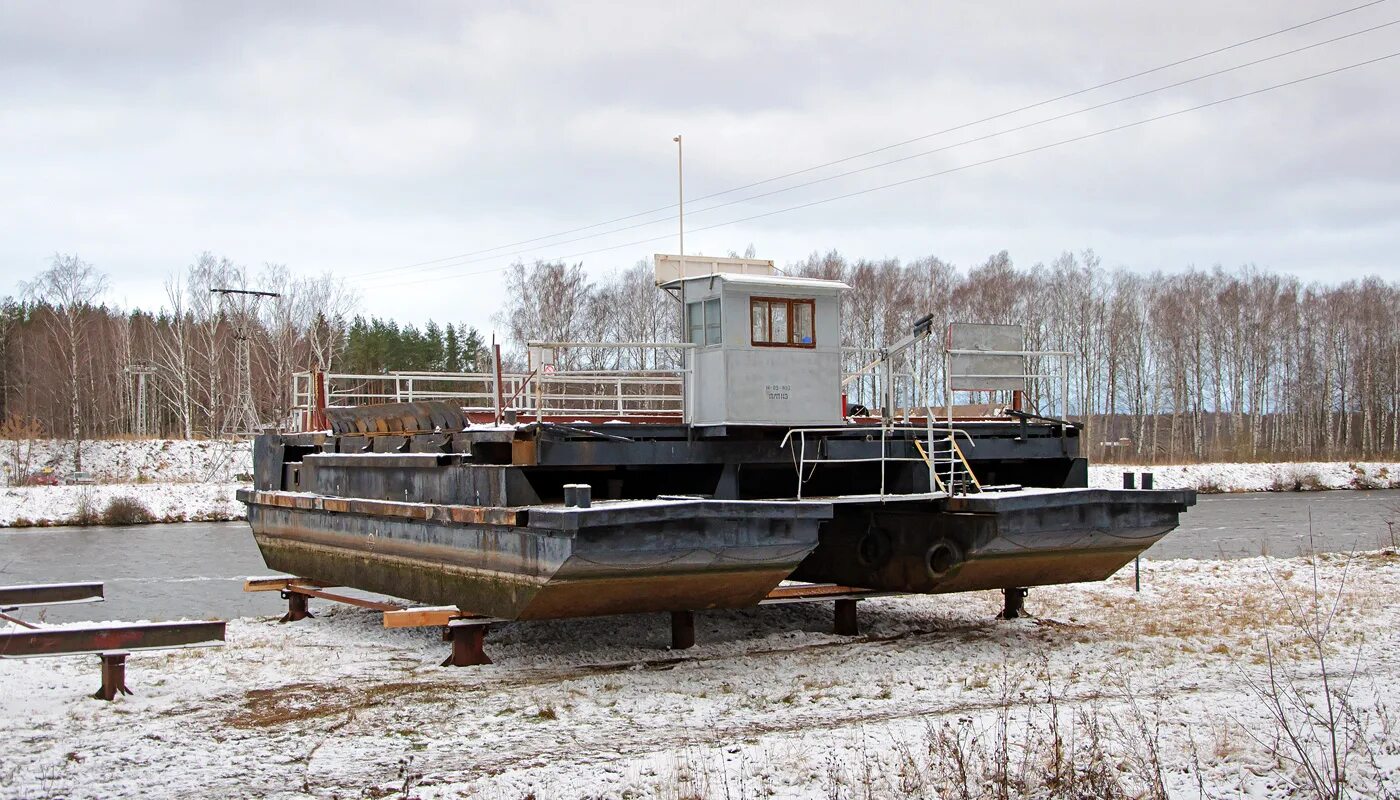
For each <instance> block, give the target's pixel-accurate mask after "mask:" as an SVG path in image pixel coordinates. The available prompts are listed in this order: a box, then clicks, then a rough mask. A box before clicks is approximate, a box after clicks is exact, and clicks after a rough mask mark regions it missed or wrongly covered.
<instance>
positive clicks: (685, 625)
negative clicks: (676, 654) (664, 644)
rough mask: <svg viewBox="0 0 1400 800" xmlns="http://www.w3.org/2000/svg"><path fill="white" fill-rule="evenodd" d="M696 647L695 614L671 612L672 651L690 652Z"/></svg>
mask: <svg viewBox="0 0 1400 800" xmlns="http://www.w3.org/2000/svg"><path fill="white" fill-rule="evenodd" d="M694 646H695V612H693V611H672V612H671V649H672V650H689V649H690V648H692V647H694Z"/></svg>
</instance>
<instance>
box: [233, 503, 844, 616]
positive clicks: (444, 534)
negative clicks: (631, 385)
mask: <svg viewBox="0 0 1400 800" xmlns="http://www.w3.org/2000/svg"><path fill="white" fill-rule="evenodd" d="M241 499H243V500H244V502H246V503H247V504H248V520H249V524H250V525H251V526H252V529H253V535H254V539H255V541H256V542H257V545H258V548H259V550H260V551H261V552H262V555H263V559H264V561H266V562H267V565H268V566H269V567H271V568H272V569H275V570H279V571H282V572H287V573H291V574H293V575H298V576H303V577H310V578H314V579H316V580H319V581H324V582H327V583H331V584H335V585H342V586H350V587H354V588H357V589H363V590H366V591H373V592H379V593H383V594H388V595H391V596H395V597H404V598H408V599H412V600H415V601H419V602H424V603H433V604H440V605H456V606H459V607H460V608H462V609H464V610H468V611H472V612H475V613H480V614H486V615H490V616H494V617H501V618H503V619H554V618H564V617H586V616H600V615H605V614H620V613H630V612H639V611H676V610H687V609H703V608H739V607H744V606H750V605H754V604H756V603H757V602H758V601H759V600H761V599H762V598H763V597H764V596H765V595H766V594H767V593H768V592H769V591H771V590H772V589H773V588H775V587H776V586H777V585H778V584H779V583H780V582H782V581H783V580H784V579H786V578H787V577H788V576H789V575H790V574H791V573H792V571H793V570H794V569H796V567H797V565H798V564H799V563H800V562H801V561H802V559H803V558H805V557H806V556H807V555H808V554H809V553H811V551H812V550H813V549H814V548H815V547H816V545H817V527H818V525H819V524H820V522H822V521H823V520H824V519H826V518H828V517H830V514H831V509H830V506H829V505H825V504H819V503H818V504H808V503H804V504H800V505H799V504H796V503H770V502H761V501H706V500H676V501H652V502H617V503H601V504H598V505H595V506H593V507H591V508H563V507H551V508H530V509H518V510H504V509H477V508H473V507H461V506H458V507H452V506H442V505H437V506H433V505H424V504H417V503H393V502H387V501H374V502H356V501H354V500H337V499H334V498H320V497H313V496H309V495H305V494H300V493H290V492H265V491H252V492H246V493H244V494H243V495H242V496H241ZM327 506H329V508H328V507H327ZM454 512H458V513H456V514H455V515H454ZM463 512H465V513H463ZM493 512H494V513H493ZM454 516H456V519H454ZM470 517H477V518H478V519H480V520H482V521H466V520H467V519H468V518H470ZM493 517H494V519H495V520H496V521H494V522H493V521H487V520H490V519H492V518H493Z"/></svg>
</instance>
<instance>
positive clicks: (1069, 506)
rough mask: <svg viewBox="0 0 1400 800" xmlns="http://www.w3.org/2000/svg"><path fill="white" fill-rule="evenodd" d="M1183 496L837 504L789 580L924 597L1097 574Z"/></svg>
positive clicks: (1067, 492) (1183, 502)
mask: <svg viewBox="0 0 1400 800" xmlns="http://www.w3.org/2000/svg"><path fill="white" fill-rule="evenodd" d="M1193 503H1195V492H1193V491H1189V490H1165V491H1163V490H1158V491H1141V490H1140V491H1119V490H1106V489H1033V490H1022V491H1015V492H985V493H981V494H972V495H959V496H956V497H950V498H944V499H942V500H936V501H922V500H904V501H901V500H899V499H891V500H890V501H888V502H885V503H881V504H879V505H870V504H863V505H859V506H850V505H844V504H842V505H837V510H836V514H835V518H834V519H833V520H832V521H831V522H829V523H826V524H825V525H823V527H822V532H821V544H820V545H819V546H818V547H817V549H816V550H815V551H814V552H813V553H812V555H811V556H809V557H808V558H807V559H806V560H805V561H804V562H803V563H802V565H801V566H800V567H798V569H797V571H796V573H794V577H795V578H797V579H799V580H810V581H831V582H835V583H842V584H846V585H850V586H861V587H864V588H868V589H875V590H880V591H899V592H917V593H930V594H932V593H946V592H967V591H976V590H979V589H1004V588H1011V587H1027V586H1046V585H1051V584H1059V583H1079V582H1083V581H1099V580H1104V579H1105V578H1108V577H1109V576H1110V575H1112V574H1113V573H1115V572H1117V571H1118V570H1119V569H1121V568H1122V567H1123V566H1124V565H1125V564H1127V563H1128V562H1130V561H1132V560H1133V559H1134V558H1135V557H1137V556H1138V555H1140V554H1141V553H1142V552H1143V551H1144V550H1146V549H1147V548H1149V547H1151V546H1152V545H1153V544H1154V543H1155V542H1156V541H1157V540H1158V539H1160V538H1162V537H1163V536H1165V535H1166V534H1167V533H1168V532H1170V531H1171V530H1172V529H1174V528H1175V527H1176V526H1177V524H1178V520H1179V516H1180V514H1181V513H1182V512H1184V511H1185V510H1186V508H1187V507H1189V506H1190V505H1192V504H1193Z"/></svg>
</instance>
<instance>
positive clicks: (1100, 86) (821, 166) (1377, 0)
mask: <svg viewBox="0 0 1400 800" xmlns="http://www.w3.org/2000/svg"><path fill="white" fill-rule="evenodd" d="M1384 2H1387V0H1370V2H1367V3H1362V4H1361V5H1357V6H1352V7H1350V8H1345V9H1342V10H1340V11H1336V12H1333V13H1331V14H1327V15H1325V16H1321V17H1317V18H1315V19H1310V20H1307V21H1306V22H1300V23H1297V24H1295V25H1290V26H1288V27H1286V28H1280V29H1279V30H1276V31H1273V32H1271V33H1265V34H1261V35H1259V36H1255V37H1252V38H1250V39H1245V40H1243V41H1239V42H1235V43H1233V44H1229V45H1225V46H1223V47H1217V48H1215V49H1214V50H1208V51H1206V52H1204V53H1198V54H1196V55H1194V56H1189V57H1187V58H1182V59H1178V60H1176V61H1172V62H1170V63H1167V64H1162V65H1160V66H1156V67H1152V68H1150V69H1145V70H1142V71H1140V72H1135V73H1133V74H1131V75H1124V76H1123V77H1121V78H1114V79H1113V80H1110V81H1104V82H1103V83H1097V84H1094V85H1093V86H1088V87H1085V88H1083V89H1078V90H1075V91H1073V92H1068V93H1066V94H1062V95H1059V96H1057V97H1052V98H1050V99H1048V100H1040V101H1037V102H1035V103H1031V104H1029V105H1024V106H1021V107H1019V108H1014V109H1011V110H1009V111H1003V112H1000V113H998V114H993V115H992V116H989V117H983V118H982V119H978V120H973V121H971V122H964V123H961V124H958V125H955V126H953V127H951V128H944V129H943V130H941V131H935V132H933V133H928V134H923V135H921V136H916V137H914V138H912V139H906V140H904V141H902V142H895V143H894V144H888V145H884V146H882V147H877V148H875V149H873V150H866V151H864V152H861V153H856V154H854V155H850V156H845V157H843V158H838V159H836V160H834V161H827V162H825V163H822V164H816V165H814V166H810V167H804V168H802V169H798V170H793V171H792V172H786V173H783V174H781V175H775V176H773V177H771V178H764V179H762V180H758V181H754V182H752V183H746V184H743V185H741V186H735V187H732V188H729V189H725V190H723V191H719V192H712V193H710V194H706V195H700V196H699V197H694V198H690V201H691V202H699V201H701V200H709V199H711V198H715V197H720V196H722V195H726V194H731V193H733V192H739V191H743V190H744V189H752V188H754V187H756V186H762V185H765V184H768V183H772V182H774V181H780V180H784V179H786V178H791V177H795V176H797V175H804V174H806V173H809V172H814V171H816V170H819V169H825V168H826V167H831V166H835V165H837V164H844V163H846V162H848V161H854V160H855V159H858V158H864V157H865V156H869V155H874V154H875V153H881V152H884V151H886V150H892V149H894V148H897V147H903V146H905V145H908V144H912V143H914V142H918V141H923V140H924V139H930V138H933V137H935V136H941V135H943V134H945V133H952V132H953V131H957V130H962V129H963V128H968V127H971V126H973V125H979V124H981V123H983V122H991V121H992V120H996V119H1001V118H1002V117H1007V116H1011V115H1012V114H1018V113H1020V112H1022V111H1029V110H1031V109H1034V108H1039V107H1041V106H1045V105H1049V104H1051V103H1056V102H1059V101H1061V100H1067V99H1069V98H1071V97H1076V96H1078V95H1081V94H1086V93H1088V92H1092V91H1094V90H1096V89H1103V88H1106V87H1108V86H1113V85H1115V84H1119V83H1123V82H1124V81H1130V80H1133V79H1134V78H1141V77H1143V76H1145V75H1151V74H1153V73H1155V72H1161V71H1162V70H1166V69H1171V68H1172V67H1178V66H1181V65H1182V64H1189V63H1191V62H1192V61H1199V60H1200V59H1203V58H1209V57H1210V56H1213V55H1218V54H1220V53H1224V52H1227V51H1229V50H1234V49H1236V48H1240V47H1244V46H1246V45H1250V44H1254V43H1256V42H1261V41H1263V40H1265V39H1270V38H1273V37H1275V36H1281V35H1283V34H1285V33H1289V32H1292V31H1296V30H1299V29H1301V28H1306V27H1308V26H1311V25H1316V24H1318V23H1320V22H1326V21H1327V20H1329V19H1335V18H1337V17H1340V16H1344V15H1346V14H1351V13H1354V12H1357V11H1361V10H1362V9H1366V8H1370V7H1371V6H1375V5H1380V4H1381V3H1384ZM676 205H677V204H676V203H670V204H667V205H664V206H658V207H656V208H652V209H648V210H646V211H638V212H636V213H633V214H627V215H625V216H621V217H615V218H613V219H610V220H606V221H603V222H595V223H593V224H591V225H584V226H581V227H578V228H570V229H568V230H563V231H558V232H556V233H551V234H546V235H544V236H536V237H534V238H531V239H522V240H520V241H516V242H510V243H507V244H502V245H497V246H495V247H487V248H484V249H481V250H473V251H471V252H468V253H458V254H457V255H452V256H444V257H442V258H435V259H429V260H427V261H418V262H415V263H412V264H402V265H399V266H396V267H388V268H384V269H378V270H370V271H368V272H361V273H357V274H354V275H349V276H347V277H351V278H356V277H368V276H370V275H377V274H382V273H386V272H397V271H399V270H403V269H410V268H414V267H422V266H427V265H430V264H439V263H442V262H444V261H455V260H457V259H459V258H467V257H470V256H476V255H481V254H484V253H490V252H492V251H494V250H504V249H506V248H508V247H519V246H520V245H525V244H533V243H535V242H540V241H544V240H545V239H554V238H557V237H559V236H567V235H569V234H572V233H579V232H581V231H586V230H591V229H593V228H599V227H602V226H604V225H612V224H614V223H617V222H626V221H627V220H630V219H636V218H637V217H641V216H646V215H648V214H656V213H659V212H662V211H669V210H671V209H673V208H675V207H676ZM551 246H552V245H551Z"/></svg>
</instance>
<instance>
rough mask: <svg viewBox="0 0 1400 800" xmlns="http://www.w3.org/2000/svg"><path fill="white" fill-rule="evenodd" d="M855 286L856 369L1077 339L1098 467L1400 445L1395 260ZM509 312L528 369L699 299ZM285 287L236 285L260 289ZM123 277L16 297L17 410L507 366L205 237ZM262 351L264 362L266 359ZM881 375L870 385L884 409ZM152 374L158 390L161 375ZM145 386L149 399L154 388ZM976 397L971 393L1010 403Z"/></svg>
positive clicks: (536, 289) (3, 407)
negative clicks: (1014, 342)
mask: <svg viewBox="0 0 1400 800" xmlns="http://www.w3.org/2000/svg"><path fill="white" fill-rule="evenodd" d="M784 272H786V273H787V274H791V275H799V276H805V277H820V278H829V279H837V280H841V281H844V282H846V283H847V284H849V285H850V287H851V290H850V291H848V292H846V293H845V295H844V298H843V301H842V302H843V314H842V344H843V345H844V346H845V347H847V348H849V350H848V352H847V356H846V367H847V369H848V370H849V369H854V368H855V367H857V366H859V365H860V364H861V363H864V362H865V361H868V360H869V357H870V351H871V350H873V349H877V348H881V347H886V346H888V345H890V344H892V343H893V342H895V341H897V340H898V339H899V338H901V337H903V336H904V335H905V334H907V333H908V332H909V330H910V329H911V327H912V325H913V324H914V322H915V321H916V320H917V319H919V318H920V317H922V316H924V315H925V314H928V313H932V314H933V316H934V320H935V328H936V329H938V330H942V329H943V327H944V326H946V325H947V324H948V323H950V322H987V323H1004V324H1020V325H1022V326H1024V329H1025V344H1026V348H1027V349H1030V350H1046V351H1050V350H1056V351H1059V350H1063V351H1068V352H1069V353H1070V354H1071V357H1070V359H1069V370H1068V373H1067V374H1061V373H1060V362H1059V361H1058V359H1045V360H1043V363H1033V364H1031V370H1030V371H1031V372H1032V373H1036V374H1047V375H1051V376H1053V379H1052V380H1045V381H1037V382H1034V383H1033V384H1032V387H1031V391H1030V393H1029V398H1028V400H1029V403H1030V405H1031V406H1032V408H1033V409H1037V410H1040V411H1043V412H1051V411H1054V412H1056V413H1058V400H1057V398H1058V397H1059V396H1060V394H1059V393H1060V381H1063V382H1064V385H1065V387H1066V388H1067V392H1068V396H1069V409H1068V410H1069V415H1070V417H1071V418H1073V419H1075V420H1079V421H1083V422H1084V423H1085V424H1086V438H1085V441H1086V442H1087V444H1088V445H1089V454H1090V456H1091V457H1092V458H1095V459H1096V460H1103V459H1121V460H1141V461H1149V462H1158V463H1161V462H1169V461H1180V460H1205V459H1227V460H1235V459H1238V460H1268V459H1276V460H1303V459H1337V458H1382V457H1384V458H1394V457H1396V454H1397V453H1398V452H1400V444H1398V443H1400V284H1397V283H1395V282H1386V281H1384V280H1382V279H1380V278H1378V277H1367V278H1364V279H1360V280H1353V281H1346V282H1340V283H1333V284H1322V283H1305V282H1303V281H1301V280H1299V279H1298V278H1296V277H1292V276H1288V275H1280V274H1277V273H1273V272H1270V271H1267V270H1263V269H1258V268H1255V267H1252V266H1245V267H1240V268H1237V269H1233V270H1226V269H1223V268H1221V267H1215V268H1213V269H1209V270H1201V269H1188V270H1185V271H1183V272H1175V273H1164V272H1153V273H1142V272H1135V271H1132V270H1129V269H1126V268H1116V269H1109V268H1105V267H1104V266H1103V264H1102V262H1101V260H1100V259H1099V257H1098V256H1097V255H1095V254H1094V253H1093V251H1083V252H1079V253H1071V252H1066V253H1063V254H1061V255H1060V256H1058V257H1057V258H1055V259H1054V260H1052V261H1050V262H1048V263H1036V264H1033V265H1031V266H1030V267H1024V268H1022V267H1017V266H1016V265H1015V264H1013V262H1012V260H1011V258H1010V257H1009V255H1008V254H1007V253H1006V252H1001V253H997V254H994V255H992V256H990V257H989V258H987V259H986V260H985V261H984V262H982V263H980V264H976V265H974V266H972V267H971V268H968V269H965V270H964V269H959V268H957V267H955V266H954V265H952V264H949V263H947V262H945V261H943V260H941V259H939V258H937V257H933V256H930V257H926V258H921V259H915V260H912V261H907V262H902V261H899V260H894V259H885V260H867V259H850V258H847V257H845V256H843V255H842V254H840V253H838V252H835V251H832V252H828V253H814V254H813V255H812V256H810V257H808V258H806V259H804V260H802V261H799V262H796V263H792V264H788V265H786V266H785V267H784ZM504 285H505V289H506V295H507V297H506V302H505V303H504V304H503V307H502V310H501V311H500V312H499V314H498V315H497V316H496V318H495V320H494V321H495V323H496V324H497V326H498V329H499V330H500V331H501V332H502V335H503V338H504V340H505V342H506V343H507V346H508V348H509V351H508V358H509V359H510V360H509V361H508V365H507V366H508V367H520V366H523V352H524V344H525V342H527V341H531V340H544V341H593V342H614V343H623V342H675V341H678V340H679V338H680V337H679V331H680V309H679V304H678V303H677V302H676V300H675V299H673V298H672V297H670V296H668V295H667V294H666V293H665V292H663V291H661V290H659V289H657V288H656V286H655V284H654V282H653V279H652V270H651V266H650V265H649V264H648V263H647V262H639V263H637V264H636V265H634V266H632V267H630V268H627V269H622V270H616V271H613V272H610V273H606V274H602V275H600V276H598V277H596V278H595V277H591V276H590V275H589V273H588V272H586V271H585V270H584V269H583V267H582V265H580V264H572V265H571V264H564V263H557V262H555V263H550V262H536V263H534V264H531V265H526V264H523V263H517V264H515V265H513V266H512V267H511V268H510V269H508V270H507V272H506V274H505V276H504ZM252 287H256V288H258V289H260V290H266V291H271V292H275V293H276V294H277V295H278V296H276V297H258V296H251V295H239V294H215V293H212V292H211V291H210V289H216V288H231V289H240V288H252ZM106 289H107V278H106V276H105V275H103V274H102V273H101V271H100V270H98V269H97V268H95V267H94V266H92V265H91V264H88V263H87V262H85V261H83V260H82V259H80V258H78V257H76V256H69V255H57V256H55V257H54V258H53V260H52V262H51V263H50V264H49V266H48V268H47V269H45V270H44V271H43V272H42V273H41V274H39V275H38V276H36V277H35V279H34V280H32V281H29V282H27V283H25V284H24V285H23V291H22V292H21V293H20V295H19V296H17V297H10V298H6V299H5V300H4V301H3V304H0V370H3V372H0V418H4V419H19V420H23V421H26V422H29V421H32V422H33V423H35V424H36V425H37V426H38V428H39V429H41V430H43V431H45V432H46V433H47V434H48V435H52V436H60V437H65V438H73V439H77V440H81V439H83V438H90V437H109V436H119V435H153V436H166V437H175V438H192V437H212V436H220V435H227V434H230V433H244V432H246V427H247V425H246V424H245V420H246V419H247V416H246V415H245V413H244V411H245V410H244V409H243V408H241V407H240V397H241V396H242V395H243V394H244V392H243V391H242V389H243V387H244V385H245V382H246V385H247V386H248V391H247V393H246V394H247V395H248V396H250V397H251V398H252V404H253V409H252V415H253V417H254V418H255V419H256V420H258V421H260V422H262V423H276V422H279V421H281V420H283V419H285V418H286V417H287V416H288V414H289V412H290V410H291V404H292V398H291V397H290V391H289V385H290V376H291V375H292V374H293V373H296V372H302V371H306V370H312V369H320V370H327V371H335V372H352V373H364V374H378V373H384V372H388V371H394V370H400V371H408V370H412V371H446V372H484V371H487V370H489V368H490V355H489V353H488V352H486V350H487V348H486V346H485V344H484V342H483V337H482V336H481V334H480V333H479V332H478V331H477V330H476V329H475V328H473V327H471V326H468V325H462V324H439V323H436V322H432V321H430V322H428V323H426V324H424V325H423V326H422V327H421V328H420V327H418V326H415V325H404V324H399V323H397V322H396V321H394V320H392V319H384V318H379V317H374V316H369V317H366V316H364V315H362V314H360V313H358V310H359V298H358V297H357V296H356V295H355V293H354V292H353V291H351V290H350V289H348V288H347V286H346V285H345V284H344V282H343V281H341V280H340V279H338V278H336V277H334V276H332V275H322V276H318V277H313V278H294V277H292V276H291V275H290V274H289V273H288V271H287V270H286V269H285V268H284V267H282V266H280V265H275V264H267V265H264V266H263V267H262V268H261V269H260V270H258V271H256V272H255V271H253V270H250V269H249V268H247V267H244V266H241V265H237V264H234V263H232V262H230V261H229V260H227V259H225V258H221V257H217V256H215V255H213V254H210V253H205V254H202V255H200V256H199V257H198V258H196V259H195V260H194V261H193V262H192V263H191V264H189V265H188V267H187V268H186V269H184V270H182V271H181V272H180V273H178V274H175V275H171V276H170V278H169V279H168V280H167V282H166V285H165V302H164V304H163V305H162V307H161V308H159V309H157V310H155V311H144V310H140V309H135V310H123V309H120V308H118V307H116V306H114V305H110V304H107V303H106V302H104V295H105V292H106ZM941 346H942V341H941V339H940V338H939V337H934V338H933V339H932V340H930V341H929V342H926V343H925V344H923V345H921V346H920V347H918V348H915V349H914V350H913V351H911V353H910V355H909V358H908V360H907V362H904V363H901V364H900V371H901V372H907V373H909V374H911V375H912V376H913V377H914V380H913V381H912V385H915V386H921V387H925V388H924V389H922V390H913V389H910V386H909V385H903V386H901V387H900V392H901V394H900V396H899V399H898V401H897V404H898V405H905V406H916V407H917V406H922V405H928V404H932V405H934V406H938V405H940V404H941V403H942V399H943V398H942V394H941V391H940V390H937V389H936V388H933V389H930V388H929V387H940V386H941V385H942V381H943V372H942V371H943V361H942V357H941V354H940V348H941ZM240 358H246V365H247V366H246V369H245V368H244V367H243V366H241V364H242V363H243V362H242V361H240ZM561 358H562V359H563V361H562V363H561V365H560V366H561V367H562V368H566V369H567V368H579V369H627V370H653V369H662V370H664V369H672V368H675V367H676V366H677V363H676V361H675V355H674V353H673V352H666V351H658V350H654V349H647V348H622V349H614V350H578V351H569V352H567V353H564V354H561ZM870 380H872V379H869V378H862V379H860V380H857V381H855V382H854V383H852V385H851V386H850V392H851V394H852V397H853V399H856V400H859V401H861V402H864V403H866V404H867V405H871V406H872V407H875V406H878V405H880V404H881V401H880V398H881V397H882V394H881V390H880V387H878V386H875V385H872V384H871V383H870V382H869V381H870ZM143 389H144V395H143V394H142V391H143ZM143 398H144V399H143ZM989 399H995V398H988V397H975V396H972V397H969V396H963V397H962V398H961V399H960V401H969V400H970V401H986V400H989Z"/></svg>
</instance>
